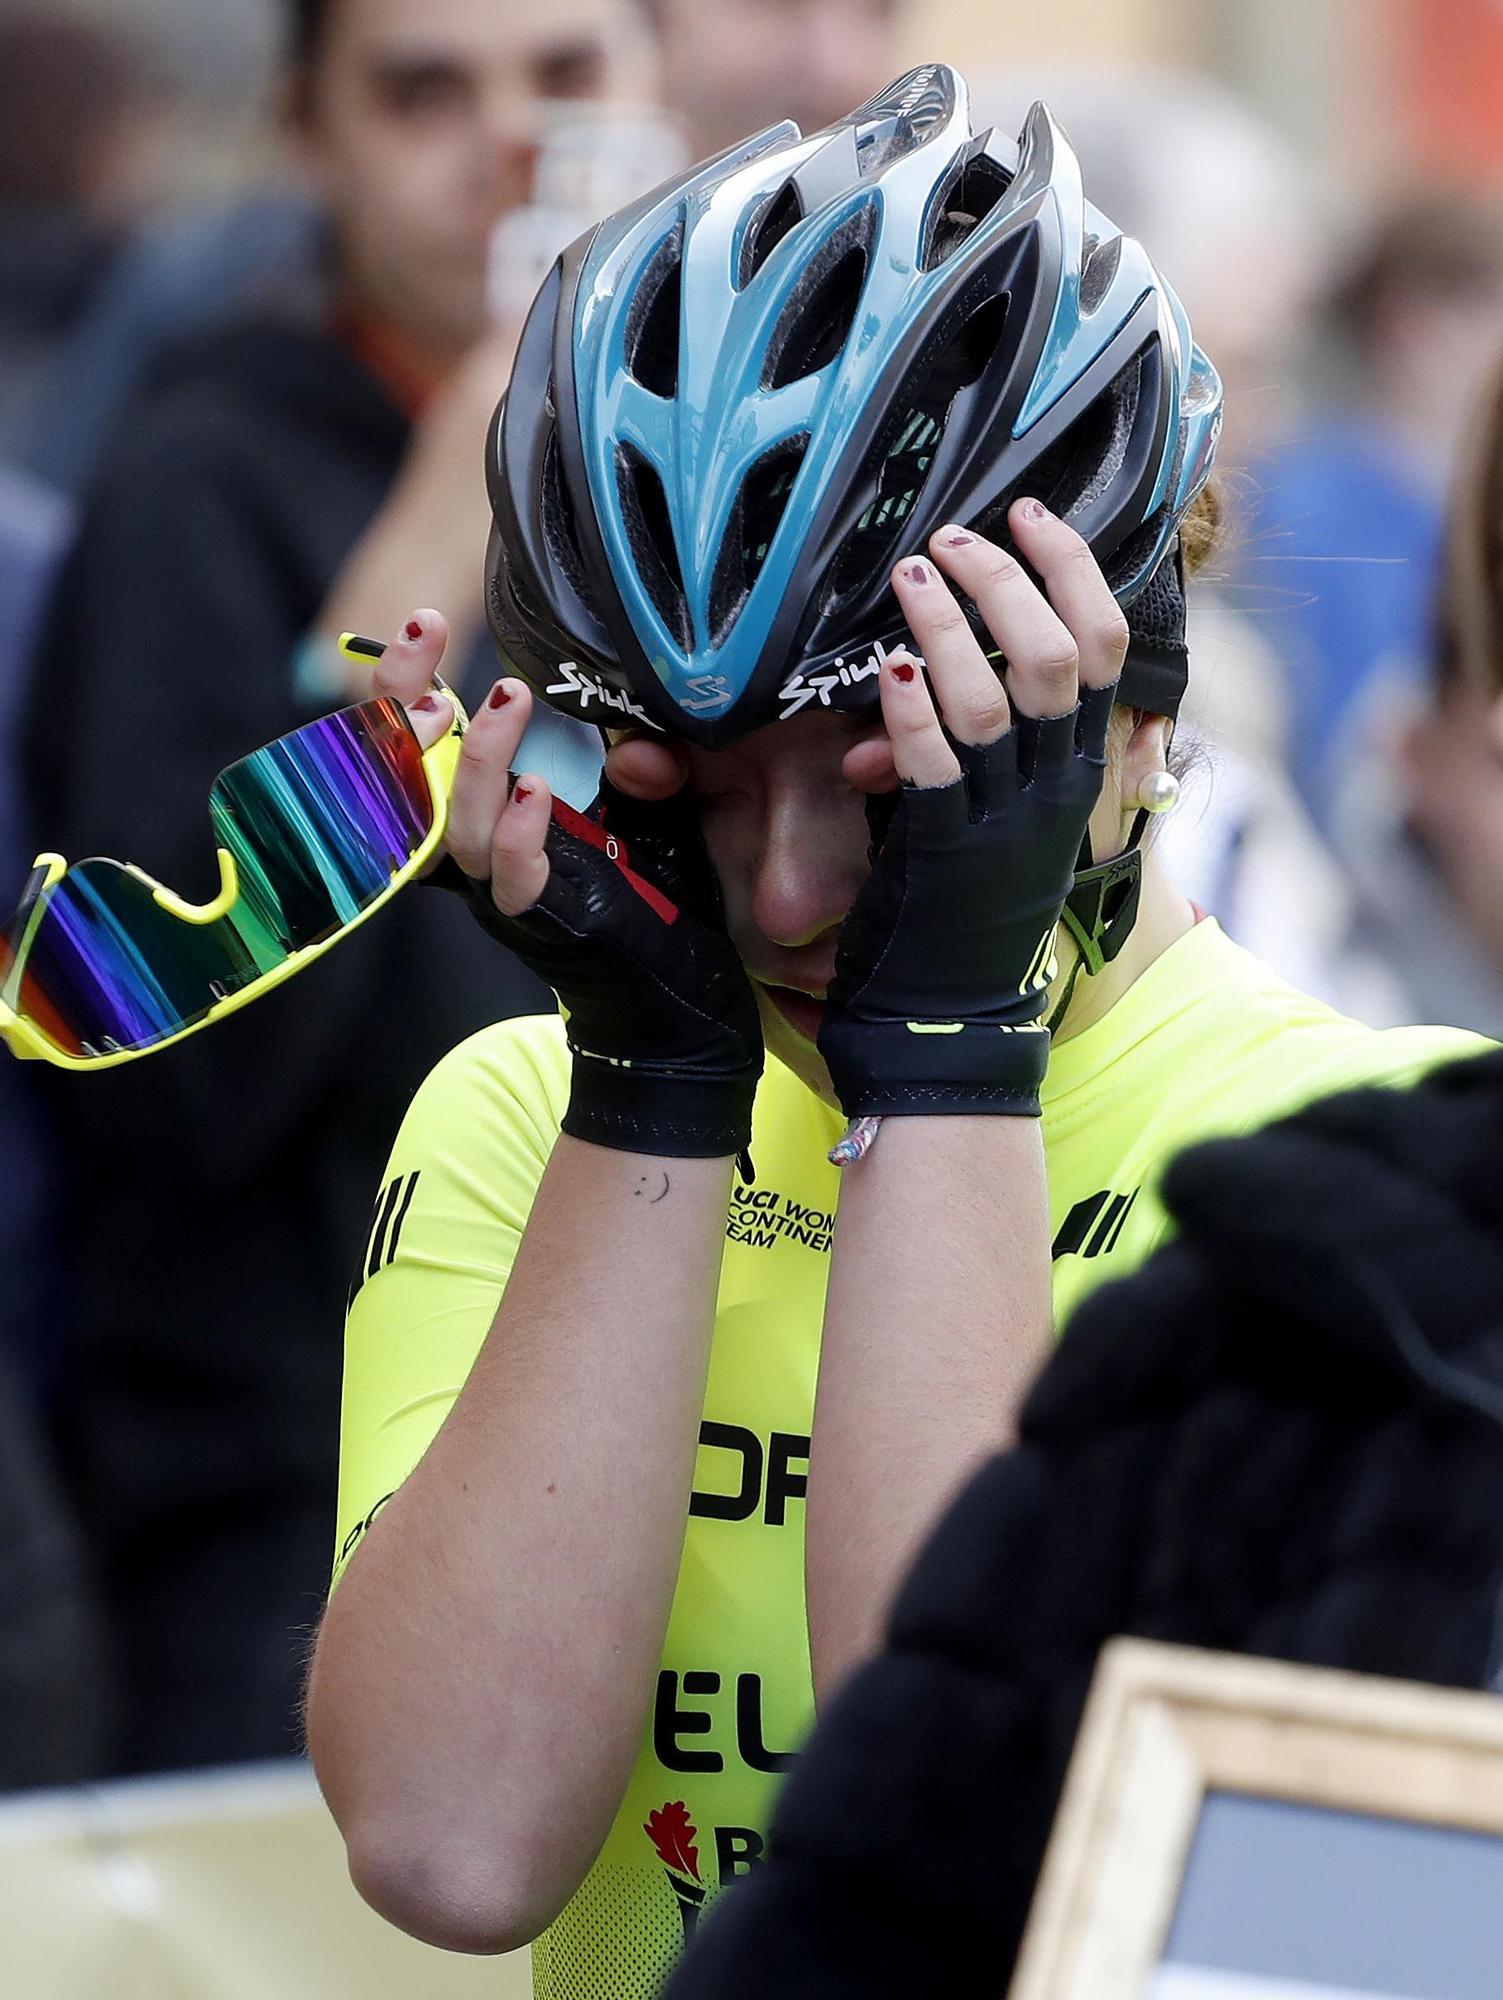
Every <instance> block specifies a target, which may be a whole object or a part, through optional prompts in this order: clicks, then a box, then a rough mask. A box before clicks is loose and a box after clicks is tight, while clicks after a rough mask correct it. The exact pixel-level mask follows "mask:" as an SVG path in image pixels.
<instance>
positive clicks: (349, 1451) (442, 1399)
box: [333, 1016, 568, 1585]
mask: <svg viewBox="0 0 1503 2000" xmlns="http://www.w3.org/2000/svg"><path fill="white" fill-rule="evenodd" d="M567 1090H568V1055H567V1050H566V1047H565V1044H564V1039H563V1032H562V1028H561V1025H560V1023H559V1022H558V1021H557V1019H555V1018H553V1017H547V1016H533V1017H530V1018H525V1019H519V1020H514V1021H507V1022H504V1023H502V1024H501V1025H499V1026H497V1027H494V1028H488V1029H486V1030H484V1031H483V1032H482V1033H481V1034H479V1035H475V1036H472V1037H471V1039H470V1040H469V1041H467V1042H464V1043H461V1045H460V1046H459V1047H458V1048H457V1049H454V1050H453V1051H452V1052H451V1053H450V1054H449V1055H447V1056H445V1058H444V1059H443V1061H442V1062H441V1063H439V1064H438V1066H437V1067H436V1068H435V1069H434V1070H433V1072H432V1073H431V1075H430V1076H429V1077H428V1079H427V1081H426V1082H425V1083H424V1084H423V1085H422V1087H421V1088H420V1089H419V1091H418V1093H417V1095H416V1096H415V1097H414V1099H413V1101H412V1105H411V1108H410V1109H409V1111H408V1113H407V1116H406V1118H405V1119H404V1120H403V1123H402V1127H401V1130H400V1131H399V1133H398V1135H397V1140H396V1144H395V1146H394V1147H393V1149H392V1154H391V1158H390V1161H389V1162H388V1164H387V1168H386V1173H385V1176H384V1177H383V1180H382V1184H381V1188H380V1191H379V1193H378V1195H377V1198H376V1204H375V1208H374V1211H373V1214H372V1217H371V1226H370V1232H369V1235H368V1237H367V1239H366V1241H365V1242H364V1244H363V1245H361V1246H360V1258H359V1263H358V1266H357V1268H356V1270H355V1273H354V1278H353V1281H352V1285H351V1293H350V1302H349V1308H348V1312H347V1316H346V1320H345V1351H344V1396H343V1405H342V1410H341V1417H340V1443H339V1503H338V1519H337V1528H336V1539H335V1561H334V1579H333V1580H334V1584H336V1585H337V1584H338V1582H339V1579H340V1577H341V1576H342V1575H343V1573H344V1570H345V1567H346V1565H347V1564H348V1562H349V1560H350V1558H351V1556H352V1555H353V1554H354V1552H355V1550H356V1549H357V1548H358V1547H359V1545H360V1538H361V1536H362V1535H363V1534H364V1533H365V1530H366V1529H367V1528H368V1527H369V1526H370V1524H371V1522H372V1520H373V1519H374V1518H375V1516H376V1515H377V1514H378V1513H379V1512H380V1510H381V1508H382V1507H383V1506H385V1504H386V1502H387V1501H388V1500H389V1499H390V1498H391V1497H392V1495H393V1494H394V1493H395V1492H396V1491H397V1489H398V1488H399V1487H400V1486H401V1484H402V1482H403V1480H405V1479H406V1477H407V1475H408V1474H409V1473H410V1472H411V1471H412V1469H413V1467H414V1466H415V1465H416V1464H417V1463H418V1461H419V1459H421V1457H422V1456H423V1453H424V1452H425V1451H426V1450H427V1449H428V1446H429V1445H430V1444H431V1443H432V1441H433V1439H434V1437H435V1435H436V1434H437V1432H438V1429H439V1426H440V1425H441V1424H442V1422H443V1420H444V1418H445V1416H447V1414H448V1412H449V1409H450V1406H451V1405H452V1404H453V1402H454V1399H455V1397H456V1396H457V1395H458V1394H459V1391H460V1389H461V1388H462V1387H463V1385H464V1381H465V1378H466V1376H467V1375H468V1374H469V1372H470V1368H471V1366H472V1365H473V1363H474V1360H475V1357H476V1355H477V1354H478V1353H479V1351H480V1347H481V1344H482V1342H483V1341H484V1339H485V1336H486V1334H487V1333H488V1332H489V1331H490V1326H491V1322H492V1320H493V1319H494V1318H495V1315H496V1308H497V1306H498V1305H499V1304H500V1301H501V1295H502V1293H503V1292H504V1291H505V1289H506V1281H507V1278H508V1276H509V1275H510V1272H511V1268H512V1264H513V1261H514V1259H515V1257H516V1253H517V1245H518V1244H519V1243H520V1242H521V1239H522V1231H523V1229H524V1228H525V1227H526V1224H527V1218H528V1216H529V1214H530V1213H531V1211H532V1203H533V1198H534V1196H535V1195H536V1193H537V1188H538V1183H539V1181H540V1180H541V1179H542V1174H543V1169H544V1167H545V1166H546V1165H547V1163H548V1156H549V1154H550V1153H551V1151H552V1149H553V1143H554V1140H555V1138H556V1137H557V1135H558V1128H559V1121H560V1119H561V1118H562V1116H563V1110H564V1104H565V1100H566V1097H567Z"/></svg>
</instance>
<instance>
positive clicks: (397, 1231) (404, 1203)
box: [344, 1168, 422, 1312]
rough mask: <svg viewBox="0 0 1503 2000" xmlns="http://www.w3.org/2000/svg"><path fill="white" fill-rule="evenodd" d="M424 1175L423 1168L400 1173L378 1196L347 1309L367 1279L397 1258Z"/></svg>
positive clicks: (345, 1306) (346, 1303) (345, 1304)
mask: <svg viewBox="0 0 1503 2000" xmlns="http://www.w3.org/2000/svg"><path fill="white" fill-rule="evenodd" d="M421 1178H422V1169H421V1168H416V1169H415V1170H414V1171H413V1172H412V1173H410V1174H399V1175H398V1177H397V1178H396V1180H394V1181H389V1182H388V1183H387V1185H386V1186H385V1187H384V1188H382V1190H381V1192H380V1194H379V1195H378V1196H377V1198H376V1207H375V1211H374V1213H373V1214H372V1216H371V1227H370V1234H369V1236H368V1237H367V1238H366V1241H365V1250H364V1252H363V1254H362V1256H361V1259H360V1266H359V1268H358V1270H357V1271H356V1272H355V1276H354V1279H353V1280H352V1282H351V1284H350V1293H349V1297H348V1298H347V1299H346V1300H345V1302H344V1309H345V1311H346V1312H348V1311H349V1309H350V1307H351V1306H352V1305H353V1304H354V1303H355V1296H356V1294H357V1293H358V1292H359V1290H360V1287H361V1286H362V1285H363V1284H364V1283H365V1282H366V1280H367V1279H368V1278H374V1277H375V1275H376V1273H377V1272H378V1271H380V1270H384V1269H385V1267H386V1266H387V1265H388V1264H390V1263H392V1262H394V1261H395V1258H396V1254H397V1245H398V1243H400V1242H401V1240H402V1224H403V1223H404V1222H405V1221H406V1220H407V1211H408V1209H409V1208H411V1206H412V1197H413V1196H414V1195H415V1194H416V1193H417V1184H418V1182H419V1181H420V1180H421Z"/></svg>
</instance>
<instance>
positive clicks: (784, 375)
mask: <svg viewBox="0 0 1503 2000" xmlns="http://www.w3.org/2000/svg"><path fill="white" fill-rule="evenodd" d="M874 221H875V215H874V212H873V210H872V209H871V207H870V206H866V207H863V208H862V209H861V210H859V212H858V213H857V214H855V215H853V216H850V217H849V218H848V219H847V220H846V221H845V222H843V223H842V224H841V226H840V227H839V229H837V230H836V231H835V232H834V234H833V235H832V236H831V237H830V238H829V239H828V241H827V242H826V243H825V244H824V245H823V246H822V247H821V249H820V251H819V253H818V255H817V256H815V257H814V258H813V259H811V261H810V263H809V266H808V268H807V269H806V270H805V271H804V272H803V273H802V275H801V276H800V278H799V281H798V284H797V287H796V288H795V290H794V293H793V296H792V298H791V299H790V300H789V302H788V305H787V307H786V308H785V309H784V312H783V315H782V317H781V318H780V319H779V321H778V323H777V325H776V326H775V327H774V328H773V331H772V338H771V340H770V341H769V342H768V345H767V356H766V359H765V360H764V362H763V364H762V386H763V388H764V389H785V388H786V387H787V386H788V384H789V383H790V382H798V381H801V380H802V379H803V377H804V376H806V375H815V374H817V373H818V372H819V370H820V369H821V368H827V367H828V366H829V364H830V363H831V362H832V361H834V360H836V359H837V358H838V356H839V355H840V354H841V353H842V352H843V351H844V348H845V344H846V341H847V340H848V339H849V338H850V332H851V328H852V326H853V325H854V324H855V320H856V314H857V311H858V310H859V308H860V305H861V293H862V290H863V288H864V287H865V284H866V264H867V252H868V249H869V247H870V244H871V236H872V227H873V223H874Z"/></svg>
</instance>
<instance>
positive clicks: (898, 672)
mask: <svg viewBox="0 0 1503 2000" xmlns="http://www.w3.org/2000/svg"><path fill="white" fill-rule="evenodd" d="M892 677H893V679H894V680H895V681H901V682H902V683H903V685H904V687H906V686H907V685H908V683H909V682H910V681H911V680H912V679H913V668H912V667H911V666H909V664H908V662H907V661H906V660H894V661H893V663H892Z"/></svg>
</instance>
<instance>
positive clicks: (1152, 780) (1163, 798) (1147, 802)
mask: <svg viewBox="0 0 1503 2000" xmlns="http://www.w3.org/2000/svg"><path fill="white" fill-rule="evenodd" d="M1138 804H1139V806H1140V807H1141V808H1142V810H1143V811H1144V812H1147V813H1171V812H1173V811H1174V808H1175V807H1176V806H1177V805H1178V804H1179V779H1178V778H1176V777H1175V775H1174V773H1173V772H1172V771H1150V772H1149V773H1148V776H1147V777H1146V778H1145V779H1144V780H1143V782H1142V784H1141V785H1139V787H1138Z"/></svg>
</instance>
